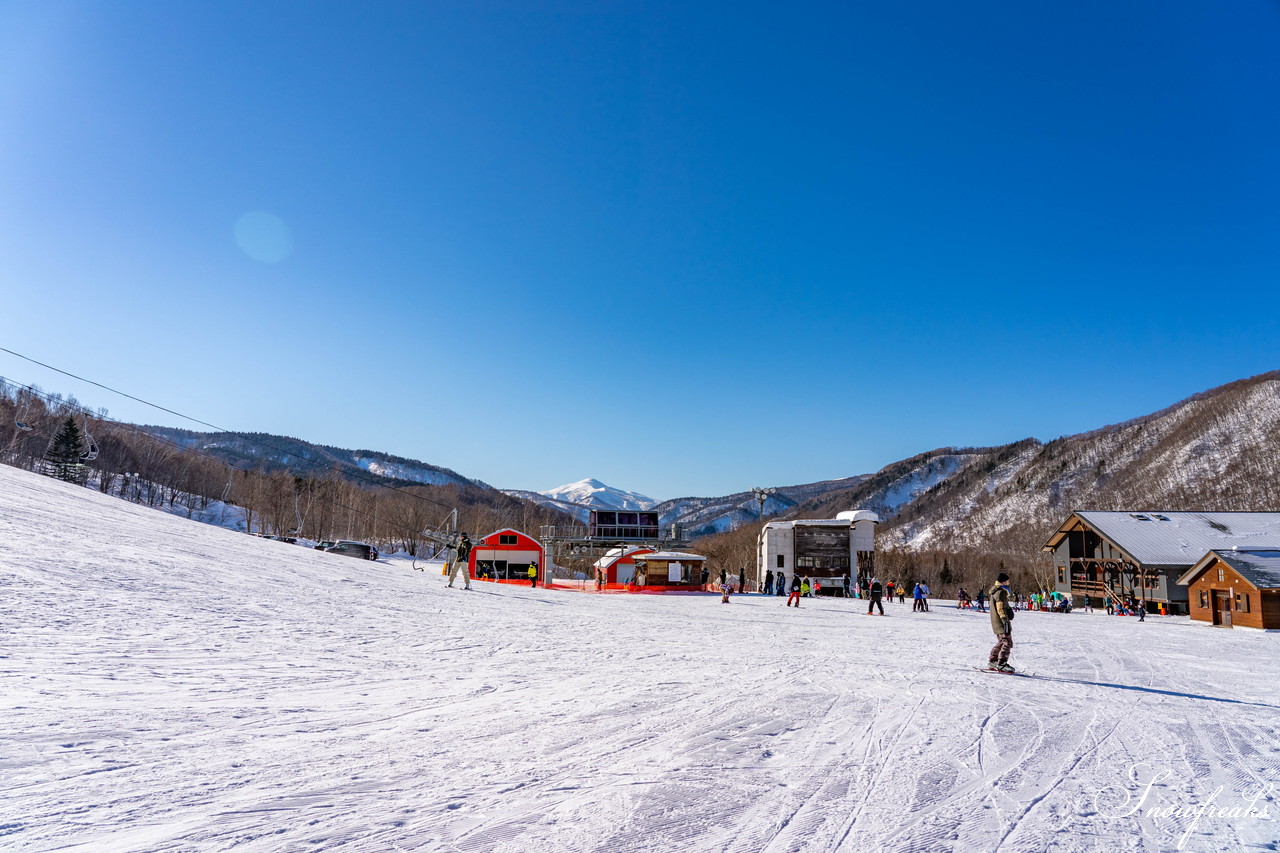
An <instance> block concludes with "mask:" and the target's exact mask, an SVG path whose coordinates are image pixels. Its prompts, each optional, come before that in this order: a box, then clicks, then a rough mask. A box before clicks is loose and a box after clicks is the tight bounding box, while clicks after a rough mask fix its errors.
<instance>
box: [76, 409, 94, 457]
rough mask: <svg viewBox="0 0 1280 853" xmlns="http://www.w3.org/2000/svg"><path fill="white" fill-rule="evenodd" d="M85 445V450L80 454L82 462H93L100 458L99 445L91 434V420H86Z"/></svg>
mask: <svg viewBox="0 0 1280 853" xmlns="http://www.w3.org/2000/svg"><path fill="white" fill-rule="evenodd" d="M82 432H83V433H84V443H85V449H84V451H83V452H82V453H81V454H80V461H81V462H92V461H93V460H95V459H97V458H98V444H97V442H95V441H94V440H93V436H92V435H90V434H89V418H88V417H86V418H85V419H84V429H83V430H82Z"/></svg>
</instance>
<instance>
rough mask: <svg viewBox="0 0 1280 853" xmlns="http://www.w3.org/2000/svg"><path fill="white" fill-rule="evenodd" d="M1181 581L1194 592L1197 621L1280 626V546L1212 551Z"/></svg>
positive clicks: (1193, 611) (1227, 625)
mask: <svg viewBox="0 0 1280 853" xmlns="http://www.w3.org/2000/svg"><path fill="white" fill-rule="evenodd" d="M1178 583H1180V584H1183V585H1185V586H1186V587H1187V591H1188V593H1190V596H1189V597H1190V604H1191V618H1192V619H1194V620H1196V621H1199V622H1208V623H1210V624H1212V625H1217V626H1219V627H1222V628H1265V629H1270V630H1277V629H1280V549H1265V550H1264V549H1251V550H1241V549H1232V550H1230V551H1226V550H1223V551H1210V552H1209V553H1207V554H1205V555H1204V556H1203V557H1202V558H1200V561H1199V562H1197V563H1196V564H1195V565H1194V566H1192V567H1191V568H1190V569H1188V570H1187V571H1186V572H1185V573H1184V574H1183V575H1182V576H1181V577H1180V578H1178Z"/></svg>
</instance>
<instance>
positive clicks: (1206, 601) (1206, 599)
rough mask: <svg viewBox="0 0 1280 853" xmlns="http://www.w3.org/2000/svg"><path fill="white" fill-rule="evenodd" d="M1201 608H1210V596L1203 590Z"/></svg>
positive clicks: (1201, 591) (1201, 592)
mask: <svg viewBox="0 0 1280 853" xmlns="http://www.w3.org/2000/svg"><path fill="white" fill-rule="evenodd" d="M1200 606H1201V607H1208V606H1209V594H1208V593H1207V592H1205V591H1204V590H1203V589H1202V590H1200Z"/></svg>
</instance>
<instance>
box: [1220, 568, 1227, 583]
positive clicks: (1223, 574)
mask: <svg viewBox="0 0 1280 853" xmlns="http://www.w3.org/2000/svg"><path fill="white" fill-rule="evenodd" d="M1226 574H1227V573H1226V572H1224V571H1223V570H1222V569H1218V580H1219V581H1220V582H1221V581H1225V580H1226V579H1227V577H1226Z"/></svg>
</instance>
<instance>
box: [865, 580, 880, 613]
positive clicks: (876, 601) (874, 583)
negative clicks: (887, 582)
mask: <svg viewBox="0 0 1280 853" xmlns="http://www.w3.org/2000/svg"><path fill="white" fill-rule="evenodd" d="M868 590H869V591H870V593H871V600H870V601H868V602H867V615H868V616H870V615H871V609H872V608H873V607H879V608H880V615H881V616H883V615H884V603H883V602H882V601H881V599H882V598H884V584H882V583H880V578H872V579H871V586H870V587H868Z"/></svg>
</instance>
